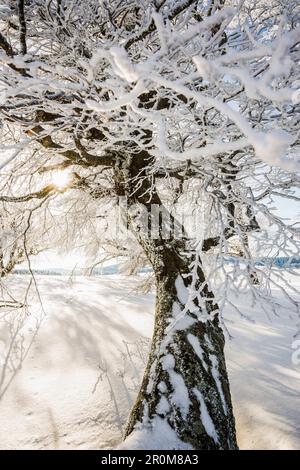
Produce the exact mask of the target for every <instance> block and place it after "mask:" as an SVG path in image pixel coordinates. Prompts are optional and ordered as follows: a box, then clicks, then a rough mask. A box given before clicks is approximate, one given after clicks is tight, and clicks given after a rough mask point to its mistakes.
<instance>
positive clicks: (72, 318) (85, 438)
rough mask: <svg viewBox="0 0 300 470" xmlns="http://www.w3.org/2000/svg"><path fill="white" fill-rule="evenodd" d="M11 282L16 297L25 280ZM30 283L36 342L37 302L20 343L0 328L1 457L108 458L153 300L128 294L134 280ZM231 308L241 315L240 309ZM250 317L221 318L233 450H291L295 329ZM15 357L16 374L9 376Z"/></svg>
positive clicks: (133, 388) (134, 382) (130, 394)
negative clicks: (71, 453) (4, 452)
mask: <svg viewBox="0 0 300 470" xmlns="http://www.w3.org/2000/svg"><path fill="white" fill-rule="evenodd" d="M10 282H11V285H12V288H13V290H14V291H17V290H19V289H20V288H22V286H23V287H24V286H25V285H26V283H27V282H28V276H24V277H21V276H13V277H12V279H11V281H10ZM37 282H38V285H39V291H40V296H41V299H42V302H43V305H44V309H45V312H46V315H45V317H44V319H43V321H42V322H41V324H40V327H39V330H38V332H37V334H36V336H35V337H34V338H33V334H34V332H35V329H36V321H37V320H39V319H40V318H41V316H42V313H41V311H40V307H39V304H38V302H37V299H36V300H33V301H32V302H31V303H32V305H31V309H30V310H31V312H32V315H31V316H30V317H28V319H27V320H26V322H25V327H23V330H21V332H22V333H23V334H24V337H23V340H21V339H22V338H20V337H18V336H16V337H15V338H14V337H13V336H14V335H13V331H12V330H10V329H9V322H8V321H7V320H9V318H8V317H7V318H6V321H4V320H5V319H2V320H1V322H0V353H1V352H2V354H5V353H7V352H8V348H9V347H10V354H9V355H8V360H6V361H5V358H4V359H3V360H2V365H0V370H1V367H2V375H1V376H0V396H1V398H0V422H1V426H0V448H1V449H110V448H114V447H116V446H117V445H118V444H119V443H120V441H121V440H122V431H123V429H124V425H125V422H126V418H127V415H128V412H129V409H130V407H131V405H132V403H133V401H134V397H135V394H136V393H137V390H138V387H139V383H140V380H141V376H142V373H143V367H144V364H145V361H146V355H147V348H148V345H149V337H150V336H151V332H152V326H153V310H154V294H148V295H145V294H139V293H136V292H135V291H134V287H135V285H136V280H135V279H134V278H128V277H125V276H119V275H113V276H102V277H94V278H89V279H86V278H82V277H80V278H75V279H74V280H73V281H72V282H70V280H69V279H68V278H65V277H55V276H40V277H37ZM277 294H278V296H279V292H277ZM239 302H240V304H241V305H243V311H244V312H245V313H247V308H246V309H245V305H247V302H246V299H245V298H240V299H239ZM248 313H250V312H248ZM11 315H13V314H11ZM251 315H252V318H254V319H255V322H256V323H250V322H248V321H246V320H241V319H240V318H238V317H237V315H236V314H231V312H227V318H228V323H227V325H228V327H229V328H230V331H231V334H232V335H233V336H234V339H233V340H232V341H229V342H227V347H226V356H227V362H228V368H229V374H230V380H231V390H232V396H233V403H234V411H235V416H236V420H237V432H238V441H239V446H240V448H242V449H299V448H300V400H299V392H300V365H295V364H293V363H292V360H291V358H292V353H293V352H294V350H293V349H292V343H293V341H294V338H293V335H294V334H295V332H296V327H295V324H294V323H293V321H292V320H291V319H289V317H288V315H287V313H284V312H283V314H282V316H281V317H273V318H272V322H270V321H269V320H268V319H267V318H266V317H265V315H264V314H263V312H262V311H261V310H259V309H257V310H256V311H252V312H251ZM11 318H12V317H10V320H11ZM8 338H10V339H11V341H10V342H9V341H8ZM31 339H33V342H32V344H31V347H30V348H29V349H28V345H29V342H30V340H31ZM20 340H21V341H20ZM20 355H22V357H23V359H22V367H21V368H20V370H16V371H15V372H16V373H14V369H17V368H18V365H20V363H19V358H20ZM11 378H12V381H11V383H10V384H9V386H8V387H6V385H7V384H8V381H9V380H10V379H11Z"/></svg>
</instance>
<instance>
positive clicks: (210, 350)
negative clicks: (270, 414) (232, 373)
mask: <svg viewBox="0 0 300 470" xmlns="http://www.w3.org/2000/svg"><path fill="white" fill-rule="evenodd" d="M150 164H151V157H150V156H149V155H148V154H147V153H146V152H141V153H140V154H136V155H133V156H131V157H130V158H129V157H128V158H126V159H120V162H119V166H118V167H117V168H116V169H115V180H116V188H117V193H118V194H119V195H121V196H126V198H127V203H128V208H129V211H128V212H127V215H126V220H127V222H126V223H127V224H128V227H129V229H130V231H131V232H132V233H134V235H135V237H136V238H137V240H138V242H139V243H140V245H141V246H142V248H143V249H144V252H145V254H146V256H147V257H148V259H149V261H150V262H151V264H152V267H153V270H154V273H155V278H156V291H157V300H156V314H155V326H154V334H153V341H152V347H151V352H150V356H149V361H148V365H147V367H146V371H145V374H144V378H143V382H142V386H141V389H140V392H139V394H138V397H137V400H136V404H135V406H134V408H133V410H132V412H131V415H130V418H129V421H128V426H127V429H126V433H125V437H129V436H130V435H131V438H132V437H133V436H134V435H136V433H142V436H141V438H142V440H143V439H147V440H148V442H147V444H145V445H147V448H149V449H153V448H160V449H184V448H191V449H236V448H237V444H236V436H235V425H234V417H233V412H232V405H231V398H230V391H229V382H228V376H227V371H226V366H225V358H224V336H223V331H222V329H221V327H220V325H219V321H218V306H217V305H216V303H215V302H214V296H213V293H212V292H211V291H210V290H209V287H208V284H207V282H206V279H205V275H204V272H203V269H202V263H201V259H200V257H199V256H198V254H197V253H194V254H193V253H192V252H191V250H190V246H188V242H187V240H186V239H182V238H179V239H178V237H176V236H175V235H174V234H176V233H180V228H181V227H180V226H178V223H177V222H176V220H175V219H174V217H173V216H172V215H171V214H169V213H168V211H167V210H166V208H165V207H163V205H162V203H161V200H160V197H159V194H158V192H157V190H156V187H155V185H154V184H153V182H152V179H151V178H149V176H148V175H147V172H146V168H147V167H148V166H149V165H150ZM137 177H138V178H139V179H140V181H141V182H142V183H141V185H140V186H139V187H138V188H135V187H132V181H134V178H137ZM151 204H154V205H157V206H158V207H159V208H160V209H161V211H162V214H164V215H168V217H166V218H164V217H161V218H159V219H158V221H157V219H156V223H155V222H153V218H152V217H151ZM140 205H142V206H143V208H144V209H146V212H147V213H146V216H145V217H144V218H143V217H142V220H144V222H145V220H146V224H145V223H142V225H141V217H140V214H139V206H140ZM132 209H133V210H132ZM147 214H148V215H147ZM144 215H145V214H144ZM165 220H169V221H171V226H173V228H174V229H175V228H176V230H174V234H173V235H172V236H171V237H170V238H169V239H166V238H165V237H164V233H165V231H164V229H165V228H167V227H169V225H170V224H169V223H168V222H165ZM153 228H156V229H157V230H155V232H156V236H155V237H152V236H151V233H152V232H151V230H150V229H153ZM177 228H178V229H179V230H177ZM192 255H194V262H195V264H194V267H193V268H192V270H191V266H190V265H191V262H192V261H193V259H192V257H191V256H192Z"/></svg>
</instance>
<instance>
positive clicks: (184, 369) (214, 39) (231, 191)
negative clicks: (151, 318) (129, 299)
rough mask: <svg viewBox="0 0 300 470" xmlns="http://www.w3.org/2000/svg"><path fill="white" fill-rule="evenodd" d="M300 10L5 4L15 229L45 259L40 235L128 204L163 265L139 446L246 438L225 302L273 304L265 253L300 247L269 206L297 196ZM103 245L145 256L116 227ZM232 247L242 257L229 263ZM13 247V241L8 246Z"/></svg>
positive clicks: (174, 1)
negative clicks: (236, 406)
mask: <svg viewBox="0 0 300 470" xmlns="http://www.w3.org/2000/svg"><path fill="white" fill-rule="evenodd" d="M296 7H297V2H296V1H289V2H286V1H281V0H269V1H268V2H265V0H257V1H255V0H245V1H244V2H240V1H234V0H232V1H230V0H228V1H227V0H211V1H202V2H200V1H197V0H142V1H138V2H136V1H134V0H126V1H119V0H111V1H109V2H107V1H105V0H103V1H98V0H89V1H86V0H72V1H65V0H49V1H42V0H27V1H22V0H19V1H18V2H13V1H5V2H2V6H1V7H0V24H1V33H0V48H1V54H0V63H1V76H0V80H1V82H0V83H1V85H0V87H1V102H0V112H1V122H2V129H1V133H2V136H1V139H2V145H3V148H4V149H5V150H6V152H5V154H4V157H2V160H1V195H0V201H1V204H2V214H3V215H1V217H2V218H3V220H4V219H5V220H6V222H5V223H7V224H8V226H10V230H12V225H10V220H11V221H12V220H13V219H14V214H16V213H17V212H18V211H19V217H21V219H20V220H21V223H20V224H19V225H18V230H17V235H16V236H13V237H12V238H13V239H15V240H21V241H22V249H23V250H24V252H25V257H26V258H28V259H30V248H29V247H30V240H37V241H38V238H37V236H38V235H40V237H41V240H43V236H44V235H45V233H49V232H50V233H51V231H53V230H55V232H57V231H58V232H59V226H58V224H57V221H59V220H62V218H64V214H65V218H64V221H62V222H61V225H64V222H65V221H66V220H67V218H68V217H71V218H72V223H71V225H73V226H72V228H71V231H72V232H73V235H74V236H75V237H76V236H78V234H79V233H80V231H84V232H85V234H89V235H87V236H86V238H85V241H84V243H86V245H89V244H93V243H94V242H95V238H97V230H98V227H99V224H100V219H99V218H100V217H102V218H103V219H104V220H108V219H107V217H108V216H109V212H110V210H111V209H112V208H113V207H114V206H115V205H116V204H118V201H120V200H122V201H124V200H125V201H126V208H125V209H124V211H123V223H125V226H126V228H127V229H128V231H129V232H130V233H131V234H132V236H133V237H134V240H135V243H138V244H139V253H140V258H139V260H140V259H142V260H143V261H142V262H143V263H144V262H146V263H149V264H150V265H151V267H152V270H153V273H154V278H155V286H156V312H155V327H154V334H153V340H152V346H151V351H150V354H149V360H148V365H147V367H146V370H145V374H144V378H143V381H142V385H141V389H140V392H139V394H138V397H137V400H136V403H135V405H134V407H133V409H132V411H131V414H130V417H129V420H128V425H127V429H126V437H127V438H128V439H129V441H128V442H130V438H132V436H137V435H139V434H140V435H142V434H143V435H144V434H145V433H146V434H147V435H149V442H151V436H152V437H153V435H155V434H159V433H161V432H164V433H169V435H170V442H171V444H170V447H171V448H177V449H190V448H192V449H236V448H237V442H236V433H235V424H234V416H233V411H232V403H231V396H230V389H229V380H228V375H227V370H226V365H225V357H224V342H225V337H224V328H225V329H226V325H225V324H224V320H223V315H222V312H223V310H224V306H225V305H226V303H227V306H229V308H232V309H236V310H237V307H236V306H235V305H234V304H232V303H231V301H230V300H229V296H228V292H229V289H235V290H236V291H239V290H240V289H249V290H250V292H251V294H252V296H253V299H254V300H255V301H256V302H259V301H260V300H265V299H266V298H268V301H269V305H270V308H271V309H273V310H275V309H276V302H274V303H271V300H270V297H269V294H268V293H267V291H266V290H265V289H264V288H265V287H269V286H270V285H271V284H272V283H275V284H278V283H279V278H280V276H281V275H280V274H278V273H277V277H276V276H275V278H274V277H272V276H271V275H270V273H269V271H268V270H266V269H265V267H259V266H257V264H255V259H256V258H255V257H256V256H257V254H260V255H261V254H262V253H263V254H264V256H265V255H266V253H268V254H270V255H272V256H275V255H277V254H278V253H281V254H282V253H283V254H284V256H286V257H287V258H291V257H292V256H293V255H294V254H295V253H297V250H298V246H297V245H298V237H299V232H298V227H297V225H296V224H294V223H289V221H286V220H284V219H282V218H280V217H279V216H278V214H277V213H276V211H274V210H273V209H272V206H271V204H270V203H271V202H272V200H273V199H274V198H282V197H283V198H288V199H290V200H293V201H297V200H298V199H299V196H298V195H297V194H298V193H297V191H296V189H295V188H296V187H297V185H298V182H299V178H298V176H297V172H299V171H300V161H299V157H298V154H297V151H298V146H299V140H298V125H299V98H300V97H299V92H298V91H297V86H298V85H299V72H298V70H297V67H296V64H297V60H298V59H299V37H300V36H299V33H300V28H299V26H298V22H299V18H298V17H297V8H296ZM57 204H59V208H60V210H58V209H56V216H54V215H53V212H51V211H50V210H49V208H51V207H57ZM178 205H179V207H181V209H182V212H181V215H180V214H178V210H177V209H178ZM67 207H68V209H66V208H67ZM121 207H122V206H121ZM20 208H21V209H20ZM187 210H189V211H190V212H191V217H190V218H189V221H188V222H187V220H186V218H185V217H183V215H185V213H186V212H187ZM101 211H102V212H101ZM194 211H197V213H198V214H200V219H201V220H200V222H199V223H197V224H196V225H197V226H196V230H195V229H194V230H192V228H191V225H193V221H195V217H194V214H195V212H194ZM54 212H55V211H54ZM91 212H93V213H94V216H93V217H90V216H89V215H88V214H91ZM179 212H180V211H179ZM100 213H101V214H102V215H101V214H100ZM20 214H21V216H20ZM157 214H158V216H157ZM41 218H42V219H43V224H41ZM92 219H93V220H94V223H93V222H92ZM96 219H98V220H97V221H96V222H95V220H96ZM55 220H56V222H55ZM101 220H102V219H101ZM124 220H125V222H124ZM3 223H4V222H3ZM101 223H102V222H101ZM103 223H104V224H105V222H103ZM41 225H42V227H43V228H41ZM104 226H105V225H104ZM64 227H65V228H66V227H67V230H70V224H66V225H64ZM12 233H15V232H12ZM71 238H72V237H71ZM100 238H101V237H100ZM72 239H73V240H74V238H72ZM93 240H94V241H93ZM97 242H99V244H100V245H101V240H99V239H97ZM105 243H107V245H109V246H110V247H111V246H115V247H117V250H119V252H120V250H123V251H124V253H125V252H126V251H127V252H128V250H129V252H130V250H134V248H132V244H131V245H130V244H128V243H127V242H126V240H125V241H124V240H123V239H121V240H117V238H116V239H114V237H112V236H110V237H109V241H106V242H105ZM105 243H104V242H103V243H102V246H103V247H104V248H105V246H106V245H105ZM131 243H132V242H131ZM232 246H235V247H237V248H236V250H237V251H238V256H237V258H236V259H237V260H238V261H237V262H235V263H231V264H230V263H229V262H228V256H229V255H230V254H231V253H232ZM11 247H12V244H11V243H8V244H7V243H6V245H5V246H3V247H2V252H3V250H4V256H8V255H7V254H6V255H5V253H7V250H9V249H10V248H11ZM253 247H254V248H253ZM5 250H6V251H5ZM253 250H254V254H253ZM0 263H1V258H0ZM278 277H279V278H278ZM280 280H281V281H282V284H283V287H281V288H282V289H283V290H284V292H285V294H286V298H287V300H288V301H289V303H290V307H291V306H292V307H293V309H294V310H295V311H296V309H297V308H298V304H297V302H296V301H295V300H294V299H293V296H292V295H291V294H290V293H289V290H288V288H289V286H285V285H284V282H285V281H284V278H283V276H282V279H280ZM258 283H259V284H260V285H258ZM282 284H281V285H282ZM263 287H264V288H263ZM262 305H263V304H262ZM290 307H289V308H290ZM262 308H264V307H262ZM239 313H240V314H241V315H243V312H239ZM99 340H100V339H99Z"/></svg>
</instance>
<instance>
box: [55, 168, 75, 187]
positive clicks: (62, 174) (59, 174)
mask: <svg viewBox="0 0 300 470" xmlns="http://www.w3.org/2000/svg"><path fill="white" fill-rule="evenodd" d="M71 182H72V174H71V173H69V172H68V171H55V172H54V173H53V174H52V183H53V184H54V186H56V187H57V188H58V189H65V188H66V187H67V186H69V185H70V183H71Z"/></svg>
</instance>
